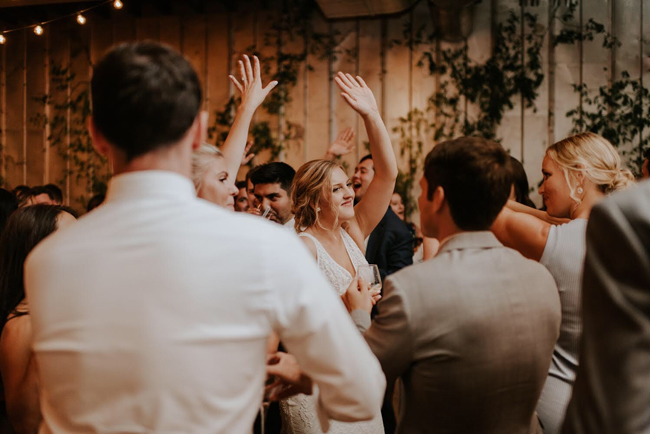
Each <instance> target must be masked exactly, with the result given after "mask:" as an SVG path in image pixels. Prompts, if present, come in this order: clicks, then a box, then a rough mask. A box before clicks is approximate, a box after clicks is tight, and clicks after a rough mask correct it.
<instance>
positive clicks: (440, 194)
mask: <svg viewBox="0 0 650 434" xmlns="http://www.w3.org/2000/svg"><path fill="white" fill-rule="evenodd" d="M446 202H447V199H446V197H445V190H444V189H443V188H442V187H440V186H438V187H436V189H435V190H434V191H433V200H432V203H431V209H432V210H433V212H434V213H439V212H440V210H441V209H442V208H443V207H444V206H445V203H446Z"/></svg>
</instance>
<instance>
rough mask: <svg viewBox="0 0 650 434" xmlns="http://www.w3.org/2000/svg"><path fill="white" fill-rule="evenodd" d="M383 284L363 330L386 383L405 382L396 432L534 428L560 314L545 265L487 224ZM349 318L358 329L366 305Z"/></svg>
mask: <svg viewBox="0 0 650 434" xmlns="http://www.w3.org/2000/svg"><path fill="white" fill-rule="evenodd" d="M384 288H385V292H384V298H383V300H382V301H381V302H380V303H378V304H377V306H378V309H379V313H378V315H377V316H376V317H375V319H374V320H373V321H372V325H370V328H369V329H368V330H367V331H366V332H365V334H364V337H365V339H366V341H367V342H368V345H369V346H370V348H371V349H372V351H373V353H374V354H375V355H376V356H377V359H379V362H380V363H381V366H382V369H383V370H384V374H386V380H387V382H388V384H392V382H393V381H394V380H395V378H396V377H398V376H399V377H401V379H402V381H403V384H404V398H403V407H404V409H403V411H402V412H401V415H402V417H401V420H400V422H399V425H398V428H397V432H398V433H404V434H423V433H430V434H434V433H436V434H437V433H459V434H460V433H463V434H465V433H471V434H478V433H481V434H488V433H489V434H527V433H533V432H539V422H538V421H537V417H536V416H535V406H536V404H537V400H538V399H539V396H540V393H541V391H542V387H543V386H544V383H545V381H546V377H547V375H548V368H549V366H550V364H551V356H552V354H553V348H554V346H555V341H556V340H557V337H558V335H559V331H560V318H561V315H562V313H561V310H560V297H559V295H558V291H557V286H556V284H555V280H554V279H553V276H551V274H550V273H549V272H548V270H547V269H546V268H545V267H544V266H543V265H541V264H539V263H538V262H535V261H531V260H528V259H526V258H524V257H523V256H521V254H519V253H518V252H516V251H514V250H512V249H508V248H506V247H504V246H503V245H502V244H501V243H499V241H498V240H497V239H496V238H495V237H494V235H493V234H492V233H491V232H465V233H461V234H458V235H456V236H454V237H452V238H450V239H449V240H448V241H446V242H445V243H444V244H443V245H442V247H441V249H440V252H439V253H438V255H437V256H436V257H435V258H433V259H431V260H429V261H426V262H424V263H422V264H417V265H414V266H412V267H408V268H406V269H404V270H402V271H399V272H397V273H395V274H393V275H392V276H390V277H388V279H386V282H385V285H384ZM359 314H361V315H359ZM360 316H362V317H363V318H365V324H364V323H363V321H362V320H361V318H360ZM352 317H353V319H354V321H355V323H356V324H357V327H359V329H360V330H363V329H364V328H365V327H367V326H368V325H369V323H370V317H369V315H368V314H367V313H366V312H363V311H360V310H355V311H353V312H352Z"/></svg>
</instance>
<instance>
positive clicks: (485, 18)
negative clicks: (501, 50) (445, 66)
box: [466, 1, 492, 122]
mask: <svg viewBox="0 0 650 434" xmlns="http://www.w3.org/2000/svg"><path fill="white" fill-rule="evenodd" d="M491 54H492V5H491V4H490V2H487V1H483V2H481V3H479V4H477V5H475V6H474V30H473V31H472V33H471V35H470V36H469V38H467V57H468V58H469V61H470V63H473V64H484V63H485V62H486V61H487V60H488V59H489V58H490V55H491ZM479 115H480V109H479V107H478V104H473V103H471V102H469V101H468V102H467V113H466V116H467V119H468V121H469V122H475V121H476V119H477V118H478V116H479Z"/></svg>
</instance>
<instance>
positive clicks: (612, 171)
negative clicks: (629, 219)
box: [492, 133, 634, 434]
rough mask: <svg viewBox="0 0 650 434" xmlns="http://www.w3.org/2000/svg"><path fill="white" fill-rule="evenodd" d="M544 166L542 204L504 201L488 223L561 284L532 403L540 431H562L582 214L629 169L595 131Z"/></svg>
mask: <svg viewBox="0 0 650 434" xmlns="http://www.w3.org/2000/svg"><path fill="white" fill-rule="evenodd" d="M542 174H543V177H544V178H543V181H542V185H541V186H540V188H539V194H540V195H542V197H543V198H544V203H545V204H546V209H547V211H546V212H544V211H538V210H535V209H533V208H529V207H526V206H523V205H521V204H517V203H515V202H513V201H509V202H508V204H507V205H506V207H505V208H504V209H503V211H502V212H501V214H500V215H499V217H498V218H497V220H496V222H495V223H494V225H493V226H492V231H493V232H494V234H495V235H496V236H497V238H499V240H500V241H501V242H502V243H503V244H504V245H506V246H508V247H512V248H514V249H516V250H518V251H519V252H520V253H521V254H522V255H524V256H526V257H528V258H530V259H534V260H536V261H539V262H540V263H542V264H543V265H544V266H546V267H547V268H548V270H549V271H550V272H551V274H552V275H553V277H554V278H555V282H556V284H557V286H558V290H559V295H560V302H561V305H562V323H561V325H560V335H559V338H558V340H557V343H556V345H555V350H554V351H553V359H552V362H551V367H550V370H549V375H548V378H547V380H546V384H545V386H544V389H543V391H542V395H541V397H540V400H539V403H538V406H537V413H538V416H539V418H540V420H541V422H542V425H543V427H544V432H545V434H554V433H558V432H560V429H561V423H562V421H563V419H564V414H565V411H566V407H567V405H568V402H569V399H570V397H571V389H572V387H573V382H574V381H575V376H576V370H577V367H578V342H579V340H580V335H581V333H582V320H581V316H580V308H581V305H580V298H581V276H582V267H583V262H584V258H585V253H586V240H585V235H586V230H587V219H588V218H589V213H590V212H591V209H592V208H593V207H594V205H596V204H597V203H598V202H599V201H600V200H601V199H603V198H604V197H605V196H606V195H608V194H610V193H613V192H615V191H618V190H621V189H624V188H626V187H628V186H630V185H631V184H633V183H634V177H633V175H632V172H630V171H629V170H627V169H624V168H622V165H621V158H620V156H619V155H618V153H617V152H616V149H614V147H613V146H612V145H611V144H610V143H609V142H608V141H607V140H605V139H604V138H603V137H601V136H599V135H597V134H594V133H582V134H577V135H575V136H571V137H568V138H566V139H564V140H561V141H559V142H557V143H555V144H554V145H552V146H550V147H549V148H548V149H547V151H546V156H545V157H544V161H543V162H542ZM564 222H566V223H564ZM560 223H562V224H560ZM523 289H524V288H522V290H523Z"/></svg>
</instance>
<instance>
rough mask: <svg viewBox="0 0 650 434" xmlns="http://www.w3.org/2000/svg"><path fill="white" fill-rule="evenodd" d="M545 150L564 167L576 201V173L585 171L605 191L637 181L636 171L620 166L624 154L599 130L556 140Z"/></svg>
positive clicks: (606, 192) (615, 189) (586, 175)
mask: <svg viewBox="0 0 650 434" xmlns="http://www.w3.org/2000/svg"><path fill="white" fill-rule="evenodd" d="M546 154H547V155H548V156H549V157H550V158H551V159H552V160H553V161H555V163H556V164H557V165H558V166H560V168H562V171H563V172H564V176H565V178H566V181H567V184H568V185H569V189H570V192H571V193H570V195H569V196H570V197H571V199H573V200H574V201H575V202H577V203H580V202H581V200H580V199H579V198H578V197H577V196H576V188H577V186H578V185H577V184H578V183H577V181H576V174H577V173H579V172H582V173H583V174H584V176H585V178H587V179H589V180H590V181H591V182H593V183H594V184H596V186H597V187H598V189H599V190H600V191H601V192H603V193H604V194H610V193H613V192H615V191H618V190H622V189H624V188H626V187H628V186H630V185H632V184H633V183H634V175H633V174H632V172H631V171H629V170H628V169H625V168H623V167H621V157H620V156H619V155H618V152H616V149H615V148H614V146H612V144H611V143H609V141H608V140H607V139H605V138H603V137H601V136H599V135H598V134H594V133H580V134H576V135H574V136H570V137H567V138H566V139H564V140H560V141H559V142H557V143H555V144H553V145H552V146H550V147H549V148H548V149H547V150H546Z"/></svg>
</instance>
